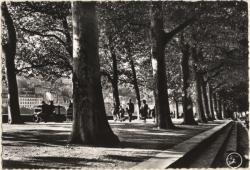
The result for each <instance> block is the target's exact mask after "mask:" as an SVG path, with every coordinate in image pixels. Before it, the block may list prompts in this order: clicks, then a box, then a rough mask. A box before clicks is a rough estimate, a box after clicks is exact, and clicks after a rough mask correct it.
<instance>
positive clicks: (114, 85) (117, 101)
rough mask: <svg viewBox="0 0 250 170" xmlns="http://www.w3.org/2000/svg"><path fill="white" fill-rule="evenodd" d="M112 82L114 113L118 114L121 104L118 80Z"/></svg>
mask: <svg viewBox="0 0 250 170" xmlns="http://www.w3.org/2000/svg"><path fill="white" fill-rule="evenodd" d="M111 84H112V91H113V101H114V110H113V115H116V114H118V111H119V106H120V99H119V91H118V82H117V81H116V80H113V81H112V83H111Z"/></svg>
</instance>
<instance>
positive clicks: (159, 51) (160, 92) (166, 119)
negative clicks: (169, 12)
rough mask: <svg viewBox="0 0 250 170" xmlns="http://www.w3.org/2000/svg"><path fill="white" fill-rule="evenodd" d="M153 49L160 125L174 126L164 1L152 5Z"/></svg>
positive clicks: (158, 121)
mask: <svg viewBox="0 0 250 170" xmlns="http://www.w3.org/2000/svg"><path fill="white" fill-rule="evenodd" d="M150 14H151V31H150V36H151V49H152V50H151V51H152V67H153V78H154V95H155V106H156V114H157V115H158V116H157V119H158V120H157V123H158V127H159V128H162V129H170V128H174V125H173V123H172V120H171V117H170V108H169V100H168V91H167V78H166V64H165V55H164V50H165V45H166V41H165V39H164V36H165V32H164V28H163V12H162V2H152V5H151V10H150Z"/></svg>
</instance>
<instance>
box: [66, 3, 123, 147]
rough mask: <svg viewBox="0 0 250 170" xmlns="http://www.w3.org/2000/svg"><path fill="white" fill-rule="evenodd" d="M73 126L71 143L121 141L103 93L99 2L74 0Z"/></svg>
mask: <svg viewBox="0 0 250 170" xmlns="http://www.w3.org/2000/svg"><path fill="white" fill-rule="evenodd" d="M72 16H73V19H72V21H73V125H72V133H71V137H70V141H69V142H70V143H77V144H88V145H113V144H117V143H118V142H119V139H118V138H117V136H115V135H114V133H113V132H112V130H111V128H110V126H109V123H108V121H107V117H106V113H105V108H104V101H103V96H102V88H101V80H100V65H99V56H98V28H97V17H96V11H95V2H72Z"/></svg>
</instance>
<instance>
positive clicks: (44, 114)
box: [38, 101, 49, 123]
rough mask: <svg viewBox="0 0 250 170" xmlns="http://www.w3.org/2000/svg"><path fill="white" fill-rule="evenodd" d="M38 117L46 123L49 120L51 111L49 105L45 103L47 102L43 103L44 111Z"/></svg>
mask: <svg viewBox="0 0 250 170" xmlns="http://www.w3.org/2000/svg"><path fill="white" fill-rule="evenodd" d="M38 117H41V118H42V119H43V120H44V122H45V123H46V122H47V120H48V117H49V109H48V105H47V104H46V103H45V101H42V110H41V112H40V113H38Z"/></svg>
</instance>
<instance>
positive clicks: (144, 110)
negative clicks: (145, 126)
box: [140, 100, 148, 122]
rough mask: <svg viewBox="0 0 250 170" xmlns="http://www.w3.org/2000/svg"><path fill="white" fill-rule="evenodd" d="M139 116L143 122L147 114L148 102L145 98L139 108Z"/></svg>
mask: <svg viewBox="0 0 250 170" xmlns="http://www.w3.org/2000/svg"><path fill="white" fill-rule="evenodd" d="M140 113H141V118H142V120H143V121H144V122H146V119H147V115H148V104H147V103H146V100H142V106H141V108H140Z"/></svg>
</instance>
